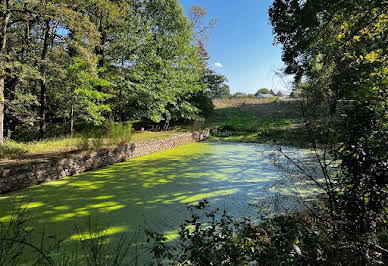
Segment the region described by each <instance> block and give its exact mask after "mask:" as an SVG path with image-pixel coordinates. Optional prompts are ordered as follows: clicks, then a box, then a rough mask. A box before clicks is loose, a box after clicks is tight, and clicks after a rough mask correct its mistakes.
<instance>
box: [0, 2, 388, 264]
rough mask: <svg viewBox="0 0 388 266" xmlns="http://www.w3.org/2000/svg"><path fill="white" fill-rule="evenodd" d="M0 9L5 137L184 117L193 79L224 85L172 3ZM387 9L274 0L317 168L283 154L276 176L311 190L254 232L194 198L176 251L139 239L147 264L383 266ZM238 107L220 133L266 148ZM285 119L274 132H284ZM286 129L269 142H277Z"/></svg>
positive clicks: (190, 113)
mask: <svg viewBox="0 0 388 266" xmlns="http://www.w3.org/2000/svg"><path fill="white" fill-rule="evenodd" d="M1 3H2V10H1V12H2V13H1V15H2V19H3V20H2V26H3V31H2V34H3V35H2V39H1V40H2V43H3V46H2V47H0V48H1V50H0V51H1V53H2V54H1V56H2V57H1V58H2V59H1V60H2V62H1V63H2V64H1V69H0V70H1V72H0V75H1V76H0V77H2V78H3V82H5V83H4V84H5V88H6V90H5V96H6V97H5V99H6V101H7V102H8V105H7V109H6V125H7V130H8V129H10V130H11V131H12V130H13V129H14V128H16V127H17V126H23V127H27V126H29V125H30V126H33V125H35V123H36V122H37V120H38V121H40V131H41V134H42V135H44V132H45V122H46V121H47V120H50V119H51V118H54V117H55V119H53V120H52V122H54V121H65V122H66V123H68V124H69V125H71V124H72V122H71V121H94V122H95V123H101V122H102V120H104V119H105V118H106V117H111V118H113V119H115V120H130V119H134V118H147V119H150V120H152V121H155V122H160V121H170V120H174V119H175V120H179V119H194V118H195V117H196V116H198V115H200V114H201V112H200V110H201V109H202V110H206V108H207V107H206V106H209V104H207V103H209V102H208V101H204V98H203V97H205V96H208V95H209V94H208V92H206V88H205V87H204V86H203V84H202V83H201V81H203V80H215V82H214V83H215V84H219V85H220V84H221V85H220V86H217V90H213V91H214V94H210V97H225V95H227V94H228V90H227V87H226V86H224V85H222V84H223V83H224V82H225V80H223V78H222V77H217V76H213V77H211V78H209V77H206V75H208V74H209V73H210V74H213V73H211V72H210V71H206V61H207V58H208V56H207V53H206V51H205V49H204V47H203V44H202V42H200V41H198V38H197V39H196V38H195V37H193V36H194V34H193V31H192V28H193V27H191V26H192V25H191V26H190V23H189V22H188V20H187V19H186V18H185V17H184V16H183V14H182V11H181V9H180V8H179V5H178V4H177V2H176V1H172V0H171V1H167V0H164V1H130V2H128V3H127V2H125V1H124V2H121V1H102V0H101V1H77V2H76V1H74V2H71V1H56V2H54V3H53V2H49V3H46V2H43V1H33V0H31V1H25V2H23V4H21V2H19V1H10V0H8V1H4V0H3V1H2V2H1ZM11 7H12V8H11ZM197 11H198V10H197ZM199 11H200V10H199ZM387 11H388V7H387V4H386V1H381V0H347V1H342V0H306V1H300V0H274V2H273V4H272V6H271V7H270V9H269V16H270V22H271V24H272V26H273V32H274V35H275V43H277V44H281V45H282V49H283V56H282V57H283V58H282V59H283V61H284V63H285V65H286V67H285V69H284V72H285V73H286V74H289V75H293V76H294V77H295V80H294V89H295V92H296V93H297V94H298V95H299V98H300V101H301V103H302V111H303V118H304V121H303V122H304V127H303V140H305V138H308V141H309V142H308V144H309V146H310V148H311V149H312V150H313V151H315V152H316V163H318V165H319V167H320V172H319V173H316V174H315V175H311V174H309V173H308V172H307V171H306V170H305V169H304V166H303V165H300V164H298V161H295V160H294V159H293V158H289V157H287V154H285V153H284V154H283V155H284V156H286V157H287V159H288V161H289V165H291V166H292V167H291V168H290V167H289V168H287V167H284V168H282V166H279V169H280V170H282V171H284V172H285V174H286V175H288V176H291V177H295V176H299V177H301V178H302V180H301V181H306V180H307V181H309V182H312V183H314V184H315V185H316V186H317V187H318V188H319V190H320V191H321V192H322V194H321V196H320V197H319V198H318V199H317V200H316V201H315V202H309V203H308V204H306V209H305V210H304V211H299V212H297V213H289V214H287V215H284V216H278V217H275V218H274V217H273V216H271V215H269V216H267V215H266V213H260V217H259V218H260V219H262V221H264V222H263V223H261V224H259V225H257V224H256V223H255V222H254V221H252V220H249V219H246V218H244V219H235V218H233V217H230V216H228V214H227V210H225V211H224V212H218V210H214V211H212V210H210V211H208V210H206V207H207V202H206V201H204V202H201V203H200V204H199V205H198V206H194V207H191V210H192V211H193V214H192V217H191V219H187V220H186V222H185V224H183V225H182V226H181V227H180V229H179V239H178V243H176V244H175V245H172V246H170V245H169V242H168V241H167V238H166V237H165V236H164V235H162V234H159V233H155V232H151V231H147V234H148V236H149V238H150V241H153V244H154V246H153V250H152V251H153V255H154V257H155V259H156V261H157V262H159V263H160V264H162V263H167V262H168V261H169V262H170V263H171V264H179V265H192V264H193V265H247V264H253V265H256V264H263V265H319V264H330V265H371V264H372V265H373V264H387V261H388V259H387V258H388V249H387V245H388V230H387V220H388V213H387V207H388V202H387V196H388V195H387V194H388V183H387V181H388V179H387V168H388V134H387V131H388V121H387V120H388V111H387V103H388V101H387V99H388V90H387V85H388V79H387V76H388V75H387V74H388V63H387V62H388V60H387V57H388V56H387V48H386V47H387V44H388V43H387V42H388V38H387V28H388V16H387ZM200 13H201V12H199V14H200ZM123 14H126V15H124V16H123ZM79 21H82V23H80V22H79ZM7 25H8V26H7ZM4 29H6V30H4ZM123 29H125V30H123ZM128 29H130V30H131V31H130V33H129V32H128ZM199 32H200V31H199ZM5 40H7V42H5ZM193 43H194V44H193ZM54 69H55V71H54ZM3 87H4V85H2V84H1V83H0V92H2V90H3ZM234 97H235V98H245V97H247V95H246V94H244V93H236V94H235V95H234ZM252 97H254V96H252ZM1 99H4V98H1ZM203 103H205V106H203V105H202V107H200V106H201V105H200V104H203ZM59 107H60V108H59ZM1 108H2V106H1V105H0V114H1V111H2V109H1ZM239 108H240V109H239V110H236V109H233V108H231V109H229V110H227V111H226V112H225V113H223V115H224V116H225V117H226V118H225V117H224V118H222V119H223V120H225V119H226V120H227V122H226V123H225V121H223V122H222V123H223V124H222V125H221V126H228V129H229V130H234V131H239V130H240V131H244V132H248V131H249V130H250V129H251V127H252V130H253V131H254V134H255V137H258V138H259V139H260V140H266V141H268V140H269V139H268V138H267V137H270V136H267V133H266V132H264V133H263V134H262V135H261V131H262V130H263V124H264V122H265V121H264V122H263V120H259V119H258V120H257V121H258V123H259V125H258V126H256V127H254V125H250V120H249V119H250V117H249V116H246V119H247V121H248V120H249V121H248V122H247V121H245V120H244V119H241V117H240V116H241V111H242V110H243V109H242V108H246V107H244V106H243V107H239ZM216 115H217V113H216ZM296 118H297V119H298V121H297V122H300V121H301V120H299V119H300V118H298V117H296ZM56 119H57V120H56ZM229 121H231V122H230V124H229ZM213 122H214V123H215V124H217V123H218V121H217V118H215V120H214V121H213ZM236 123H237V124H238V125H236ZM284 123H285V125H283V124H282V125H280V126H279V127H283V126H284V127H288V125H290V124H291V122H290V123H288V122H287V121H284ZM1 126H2V124H1V123H0V129H1ZM248 126H249V127H248ZM277 126H278V125H275V126H274V125H272V124H271V125H270V126H269V127H270V128H272V129H273V128H274V127H277ZM231 127H234V128H231ZM69 128H70V129H71V128H72V126H70V127H69ZM293 130H294V129H292V131H290V132H289V134H286V135H284V136H283V135H282V136H281V138H280V139H282V140H283V141H287V140H288V136H289V135H290V134H292V133H293V132H294V131H293ZM297 130H299V129H297V128H295V134H296V133H297ZM271 136H272V135H271ZM280 144H284V142H283V143H280ZM279 152H280V153H281V154H282V153H283V151H282V149H281V148H279ZM210 207H211V206H210ZM18 230H20V227H19V229H18ZM5 232H7V231H5ZM22 238H23V237H22ZM11 242H12V241H11ZM101 246H103V245H101ZM17 248H18V247H17ZM93 249H94V251H96V250H97V249H95V248H94V247H93ZM4 250H7V249H6V248H4ZM86 253H87V254H89V253H88V252H86ZM95 254H97V253H96V252H95ZM118 254H119V255H120V253H118ZM109 255H110V256H109ZM109 255H108V257H110V258H114V256H111V255H112V253H110V254H109ZM92 264H93V263H91V265H92ZM117 264H119V263H117Z"/></svg>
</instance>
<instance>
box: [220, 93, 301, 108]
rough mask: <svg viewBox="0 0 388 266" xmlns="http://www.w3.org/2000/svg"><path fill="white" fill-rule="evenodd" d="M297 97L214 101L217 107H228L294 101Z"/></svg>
mask: <svg viewBox="0 0 388 266" xmlns="http://www.w3.org/2000/svg"><path fill="white" fill-rule="evenodd" d="M294 101H295V99H292V98H279V97H275V96H274V97H271V98H268V99H250V98H245V99H215V100H214V101H213V103H214V106H215V107H216V108H226V107H237V106H242V105H261V104H265V103H272V102H294Z"/></svg>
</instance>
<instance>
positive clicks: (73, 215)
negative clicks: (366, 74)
mask: <svg viewBox="0 0 388 266" xmlns="http://www.w3.org/2000/svg"><path fill="white" fill-rule="evenodd" d="M275 150H276V149H275V147H273V146H268V145H257V144H242V143H205V142H203V143H193V144H189V145H185V146H181V147H178V148H174V149H171V150H168V151H164V152H160V153H156V154H152V155H148V156H144V157H142V158H138V159H134V160H131V161H128V162H124V163H119V164H116V165H113V166H109V167H105V168H102V169H99V170H95V171H90V172H86V173H82V174H79V175H76V176H73V177H68V178H65V179H63V180H60V181H55V182H50V183H46V184H42V185H39V186H35V187H31V188H29V189H24V190H20V191H17V192H14V193H10V194H7V195H5V196H3V197H0V211H1V212H0V217H2V219H6V218H7V217H9V214H10V211H11V204H10V201H11V202H15V201H16V202H17V201H24V202H26V201H29V202H30V204H29V205H28V208H29V209H30V211H31V214H32V216H33V225H32V227H33V228H34V229H35V230H36V232H40V231H43V230H45V231H46V233H47V235H58V234H61V233H63V232H71V231H72V230H73V228H74V227H73V226H74V222H76V223H77V224H78V225H79V224H83V222H85V221H86V220H87V219H88V218H89V217H90V216H92V217H93V219H95V220H97V221H98V222H99V223H103V224H107V225H109V226H110V228H111V229H110V231H109V233H110V234H112V236H115V235H118V234H119V233H120V232H133V231H134V230H136V229H137V228H139V227H140V228H141V227H143V226H144V225H146V226H149V227H152V228H153V229H154V230H159V231H165V232H174V230H175V229H176V226H177V225H179V224H181V223H182V222H183V220H184V218H185V217H186V215H187V212H186V208H185V206H186V204H192V203H195V202H198V201H199V200H201V199H204V198H207V199H208V200H209V201H210V204H211V207H212V208H220V209H223V208H226V209H227V210H228V211H229V213H231V214H232V215H234V216H247V215H252V214H254V213H255V209H254V208H252V207H249V205H248V203H249V202H255V203H260V199H261V200H262V199H265V198H270V197H271V196H273V195H272V194H274V191H273V189H272V188H271V186H272V185H273V184H274V183H275V182H277V181H281V175H280V173H279V172H278V171H277V168H276V167H275V166H274V165H273V163H272V160H271V156H268V155H269V154H270V153H272V152H274V151H275ZM288 151H289V152H297V153H295V154H296V157H298V156H299V157H300V156H302V157H303V156H304V154H306V153H305V152H304V151H303V152H301V150H298V149H296V148H288ZM283 192H284V193H285V194H286V193H288V192H289V191H286V190H284V191H283ZM81 229H82V226H81ZM83 230H86V228H84V229H83ZM72 239H74V236H73V238H72Z"/></svg>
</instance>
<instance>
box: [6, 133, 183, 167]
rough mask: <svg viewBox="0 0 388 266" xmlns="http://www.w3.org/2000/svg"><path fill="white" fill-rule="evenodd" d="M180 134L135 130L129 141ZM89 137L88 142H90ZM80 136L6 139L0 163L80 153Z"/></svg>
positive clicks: (107, 145)
mask: <svg viewBox="0 0 388 266" xmlns="http://www.w3.org/2000/svg"><path fill="white" fill-rule="evenodd" d="M180 134H182V131H180V130H173V131H161V132H150V131H144V132H135V133H133V135H132V138H131V140H130V142H131V143H144V142H149V141H155V140H160V139H166V138H170V137H173V136H177V135H180ZM92 141H93V139H90V140H89V142H92ZM81 142H82V138H81V137H62V138H56V139H46V140H41V141H33V142H28V143H22V142H16V141H7V142H6V143H5V145H4V147H3V148H2V149H3V153H1V151H0V164H6V163H14V162H19V163H20V162H28V161H35V160H46V159H49V158H58V157H65V156H68V155H70V154H73V153H80V152H82V150H80V143H81ZM111 146H112V144H111V143H110V142H109V141H108V140H103V144H102V146H101V148H107V147H111Z"/></svg>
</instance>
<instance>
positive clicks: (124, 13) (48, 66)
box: [0, 0, 214, 140]
mask: <svg viewBox="0 0 388 266" xmlns="http://www.w3.org/2000/svg"><path fill="white" fill-rule="evenodd" d="M7 2H9V4H10V10H12V11H11V13H10V18H9V25H12V31H10V32H9V33H7V35H6V40H7V42H6V43H5V45H6V47H5V49H4V54H0V58H1V60H4V64H3V63H1V64H0V66H1V69H0V70H1V73H3V72H4V73H5V79H4V84H5V90H4V91H5V98H6V99H7V101H6V109H5V120H4V121H5V129H4V132H7V131H8V130H10V131H12V132H15V131H17V130H16V129H18V130H21V129H23V130H25V129H35V131H37V127H38V123H39V126H40V132H39V135H40V137H42V135H45V136H47V135H48V133H49V132H47V128H48V126H46V123H48V124H49V123H61V124H63V125H64V127H65V126H66V127H67V130H66V131H67V132H69V130H68V129H70V132H71V133H73V126H74V124H77V123H82V122H87V123H94V124H95V125H101V124H102V123H103V121H104V120H106V119H108V120H109V119H114V120H115V121H131V120H141V119H145V120H151V121H153V122H161V121H165V122H167V123H169V122H170V121H181V120H193V119H196V117H197V116H199V115H205V114H206V113H207V112H208V111H209V110H210V109H211V106H210V104H209V100H208V99H206V98H205V90H206V88H205V84H203V80H202V79H203V72H204V70H203V65H202V63H203V62H202V61H201V59H200V55H199V53H198V50H199V48H198V47H197V45H195V44H194V34H195V33H194V31H193V27H194V25H192V23H191V22H190V21H189V19H188V18H187V17H185V16H184V14H183V10H182V8H181V6H180V4H179V2H178V1H177V0H163V1H150V0H147V1H103V0H98V1H71V2H70V3H67V2H66V3H65V2H64V1H62V0H57V1H49V2H47V1H40V0H39V1H27V2H26V3H25V4H23V3H21V2H20V1H14V0H9V1H7ZM1 8H2V9H1V10H2V11H1V12H2V13H1V16H0V19H1V23H3V22H4V23H5V16H3V15H4V14H5V9H4V5H3V4H2V5H1ZM3 9H4V10H3ZM1 23H0V24H1ZM211 24H212V25H213V24H214V23H211ZM209 25H210V24H209ZM200 27H203V26H200ZM4 38H5V37H4ZM1 53H3V52H2V51H1ZM201 95H202V96H201ZM198 97H202V100H205V104H202V103H200V102H199V101H198V100H199V99H198ZM202 107H203V108H205V109H204V110H202V109H201V108H202ZM0 119H2V118H0ZM26 140H27V139H26Z"/></svg>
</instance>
